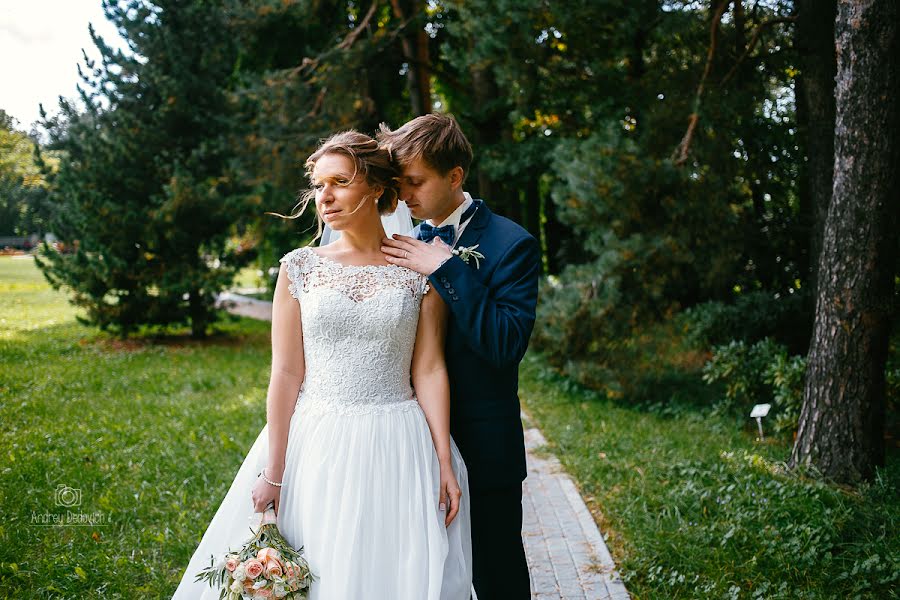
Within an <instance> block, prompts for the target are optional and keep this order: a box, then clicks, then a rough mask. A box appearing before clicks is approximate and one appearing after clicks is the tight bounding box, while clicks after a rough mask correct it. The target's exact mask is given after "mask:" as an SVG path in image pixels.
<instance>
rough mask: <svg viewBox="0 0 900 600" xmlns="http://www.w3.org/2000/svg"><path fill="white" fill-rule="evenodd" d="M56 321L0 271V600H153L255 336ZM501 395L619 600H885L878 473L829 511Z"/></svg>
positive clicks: (252, 383) (645, 426) (572, 402)
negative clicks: (583, 512) (205, 335)
mask: <svg viewBox="0 0 900 600" xmlns="http://www.w3.org/2000/svg"><path fill="white" fill-rule="evenodd" d="M76 312H77V311H76V310H75V309H73V308H72V307H71V306H69V304H68V303H67V302H66V300H65V295H64V294H63V293H61V292H55V291H53V290H51V289H50V288H49V287H48V285H47V284H46V282H45V281H44V279H43V277H42V276H41V275H40V273H39V272H38V271H37V269H36V268H35V267H34V265H33V263H32V262H31V261H30V259H14V258H10V257H0V456H2V457H3V463H2V467H0V512H2V520H0V598H29V599H30V598H41V599H44V598H78V599H82V598H135V597H137V596H140V597H147V598H167V597H169V595H170V594H171V593H172V592H173V591H174V589H175V586H176V585H177V583H178V581H179V579H180V577H181V574H182V569H183V568H184V567H185V565H186V564H187V561H188V559H189V558H190V555H191V553H192V552H193V550H194V548H195V547H196V545H197V543H198V542H199V540H200V536H201V535H202V534H203V531H204V530H205V527H206V524H207V523H208V522H209V520H210V519H211V518H212V515H213V513H214V512H215V510H216V508H217V507H218V502H219V501H220V500H221V498H222V497H223V496H224V493H225V492H226V491H227V489H228V486H229V485H230V483H231V480H232V478H233V476H234V474H235V472H236V471H237V468H238V467H239V465H240V462H241V460H242V459H243V458H244V455H245V453H246V451H247V450H248V449H249V447H250V444H251V443H252V442H253V440H254V439H255V437H256V435H257V434H258V433H259V430H260V428H261V427H262V426H263V424H264V421H265V391H266V390H265V386H266V384H267V382H268V368H269V335H268V332H269V324H268V323H264V322H255V321H252V320H249V319H226V320H224V321H223V322H220V323H219V324H218V325H217V328H218V329H219V333H217V334H216V335H213V336H211V338H210V339H209V340H207V341H204V342H193V341H190V340H188V339H187V333H188V332H187V331H183V332H180V333H181V335H179V332H173V334H172V335H170V336H168V337H163V338H156V339H150V338H146V337H145V338H139V339H136V340H134V341H128V342H124V343H123V342H120V341H118V340H116V339H115V338H114V337H111V336H109V335H107V334H104V333H101V332H98V331H96V330H94V329H90V328H87V327H84V326H82V325H80V324H78V323H77V322H76V321H75V315H76ZM521 394H522V398H523V400H524V401H525V404H526V407H527V409H528V411H529V412H530V414H531V415H532V417H533V418H534V420H535V421H536V422H537V424H538V425H539V426H540V427H541V428H542V429H543V431H544V433H545V435H546V437H547V439H548V442H549V444H550V448H549V449H550V450H552V451H553V452H555V453H556V454H557V455H558V456H559V457H560V459H561V461H562V462H563V464H564V465H565V466H566V468H567V469H568V470H569V472H570V473H572V475H573V476H574V477H575V479H576V481H577V483H578V485H579V487H580V488H581V490H582V493H583V495H584V496H585V498H586V499H587V501H588V504H589V506H590V508H591V510H592V512H593V513H594V515H595V516H596V517H597V519H598V522H599V523H600V524H601V526H602V529H603V531H604V532H606V533H608V534H609V540H608V542H609V544H610V545H611V547H612V549H613V553H614V555H615V557H616V559H617V561H618V562H619V563H620V565H621V569H622V571H623V573H624V574H625V576H626V577H627V585H628V586H629V589H630V590H631V591H632V593H633V594H634V596H635V597H636V598H640V599H645V598H847V597H860V598H864V597H871V598H896V597H897V592H896V591H895V587H896V586H897V585H898V571H900V549H898V533H897V531H898V516H900V502H898V491H897V490H898V482H900V474H898V469H897V461H896V458H895V457H892V460H891V462H890V463H889V467H888V468H887V469H885V470H883V471H882V472H881V474H880V477H879V480H878V481H877V482H876V483H875V484H873V485H871V486H869V487H866V488H864V489H863V490H861V491H859V492H844V491H840V490H837V489H835V488H831V487H828V486H825V485H822V484H818V483H815V482H806V481H800V480H797V479H795V478H793V477H788V476H784V475H782V474H780V473H779V469H778V463H779V461H782V460H784V459H785V458H786V457H787V454H788V451H789V447H788V445H787V444H786V443H784V442H780V443H774V444H765V445H759V444H756V443H755V442H754V441H753V437H752V435H751V434H750V433H747V432H746V431H739V430H738V428H737V427H735V424H734V422H730V421H727V420H724V419H721V418H714V417H709V416H702V413H700V412H696V411H692V410H686V411H675V412H674V413H673V414H670V415H669V416H662V415H661V414H659V413H658V412H648V411H646V410H643V411H642V410H637V409H633V408H628V407H626V406H625V405H624V404H623V401H621V400H620V401H617V402H610V401H607V400H602V399H599V398H598V396H597V395H596V394H593V393H589V392H584V391H582V390H580V389H579V388H578V387H577V386H573V385H572V384H571V383H569V382H567V381H565V380H561V379H559V378H557V377H556V376H554V375H553V374H551V373H550V372H548V371H547V370H546V369H545V368H544V367H543V366H542V363H541V360H540V357H538V356H534V355H532V356H529V357H528V358H527V359H526V362H525V363H524V365H523V372H522V388H521ZM59 486H67V487H68V488H71V489H72V490H80V504H78V505H77V506H71V507H67V506H64V505H63V504H65V503H66V502H68V501H72V500H74V499H76V496H77V494H76V493H75V492H71V493H68V494H64V495H63V496H62V497H61V498H58V497H57V490H58V488H59ZM60 501H61V502H60ZM70 514H71V515H72V516H71V517H70V516H69V515H70ZM54 518H56V519H59V520H62V521H63V524H57V523H54V522H53V519H54ZM67 519H75V520H80V521H81V522H80V523H77V524H75V523H68V524H66V523H65V521H66V520H67Z"/></svg>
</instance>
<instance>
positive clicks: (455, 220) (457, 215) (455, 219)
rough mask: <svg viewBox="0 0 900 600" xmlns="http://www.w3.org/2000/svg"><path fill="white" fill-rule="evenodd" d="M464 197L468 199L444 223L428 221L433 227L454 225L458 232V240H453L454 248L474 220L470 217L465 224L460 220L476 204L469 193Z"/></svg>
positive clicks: (465, 193) (464, 193)
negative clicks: (467, 226)
mask: <svg viewBox="0 0 900 600" xmlns="http://www.w3.org/2000/svg"><path fill="white" fill-rule="evenodd" d="M463 195H464V196H465V197H466V199H465V200H463V201H462V204H460V205H459V206H457V207H456V210H454V211H453V212H452V213H450V216H449V217H447V218H446V219H444V221H443V222H442V223H435V222H434V221H432V220H431V219H429V220H428V221H427V222H428V224H429V225H431V226H432V227H443V226H444V225H453V227H454V228H455V229H454V231H455V232H456V238H455V239H454V240H453V245H454V246H455V245H456V244H457V243H458V242H459V238H460V236H461V235H462V232H463V230H464V229H465V228H466V225H468V224H469V221H471V220H472V217H471V216H470V217H469V218H468V219H466V220H465V222H463V223H460V222H459V220H460V219H461V218H462V215H463V213H464V212H466V209H468V208H469V207H470V206H472V202H474V200H472V196H471V195H469V192H463ZM472 216H474V213H473V214H472Z"/></svg>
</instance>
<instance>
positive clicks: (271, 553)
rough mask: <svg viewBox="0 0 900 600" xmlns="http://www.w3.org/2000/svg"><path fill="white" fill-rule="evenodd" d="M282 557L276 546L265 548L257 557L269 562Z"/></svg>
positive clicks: (261, 560)
mask: <svg viewBox="0 0 900 600" xmlns="http://www.w3.org/2000/svg"><path fill="white" fill-rule="evenodd" d="M280 558H281V554H279V553H278V550H276V549H275V548H263V549H262V550H260V551H259V552H257V553H256V559H257V560H259V561H260V562H267V561H269V560H272V559H275V560H278V559H280Z"/></svg>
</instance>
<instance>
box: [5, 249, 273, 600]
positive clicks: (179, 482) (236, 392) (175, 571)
mask: <svg viewBox="0 0 900 600" xmlns="http://www.w3.org/2000/svg"><path fill="white" fill-rule="evenodd" d="M75 314H76V311H75V310H74V309H72V307H70V306H69V304H68V303H67V302H66V298H65V295H64V293H62V292H55V291H53V290H52V289H50V288H49V286H48V285H47V284H46V282H45V281H44V279H43V277H42V276H41V274H40V273H39V272H38V271H37V269H36V268H35V267H34V265H33V263H32V261H31V260H30V259H13V258H9V257H2V258H0V325H2V333H0V336H2V337H0V454H2V456H3V467H2V469H0V513H2V521H0V597H4V598H7V597H10V598H134V597H135V595H136V594H141V595H142V596H143V597H148V598H163V597H168V595H170V594H171V593H172V591H174V589H175V586H176V584H177V582H178V580H179V579H180V577H181V574H182V571H183V569H184V567H185V566H186V565H187V561H188V559H189V558H190V555H191V553H192V552H193V550H194V548H195V547H196V544H197V543H198V542H199V539H200V536H201V535H202V533H203V531H204V530H205V527H206V524H207V523H208V522H209V520H210V519H211V518H212V515H213V513H214V512H215V510H216V508H217V507H218V503H219V502H220V500H221V498H222V497H223V496H224V493H225V491H226V490H227V488H228V485H229V484H230V482H231V480H232V478H233V477H234V474H235V473H236V471H237V469H238V467H239V466H240V462H241V460H242V459H243V457H244V455H245V453H246V451H247V450H248V449H249V447H250V445H251V443H252V442H253V440H254V439H255V437H256V435H257V434H258V433H259V430H260V428H261V427H262V426H263V424H264V423H265V391H266V384H267V382H268V367H269V333H268V331H269V329H268V328H269V324H268V323H263V322H256V321H252V320H249V319H241V320H233V319H228V318H226V319H224V320H223V321H222V322H220V323H219V324H217V326H216V327H217V329H218V332H217V333H215V334H213V335H212V336H211V337H210V339H209V340H207V341H205V342H200V343H198V342H193V341H189V340H188V339H187V333H188V332H187V331H184V332H180V333H183V335H178V334H179V332H173V334H172V335H170V336H168V337H163V338H157V339H153V340H151V339H149V338H136V339H134V340H129V341H127V342H121V341H118V340H116V339H115V338H114V337H112V336H108V335H106V334H103V333H100V332H98V331H96V330H94V329H90V328H87V327H84V326H82V325H80V324H78V323H77V322H76V321H75V320H74V317H75ZM59 486H65V487H64V488H62V490H63V492H65V493H64V494H63V495H62V496H59V495H58V493H57V491H58V488H59ZM76 501H77V504H76Z"/></svg>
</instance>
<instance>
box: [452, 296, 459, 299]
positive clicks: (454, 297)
mask: <svg viewBox="0 0 900 600" xmlns="http://www.w3.org/2000/svg"><path fill="white" fill-rule="evenodd" d="M450 297H451V298H453V299H454V300H459V296H450Z"/></svg>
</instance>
